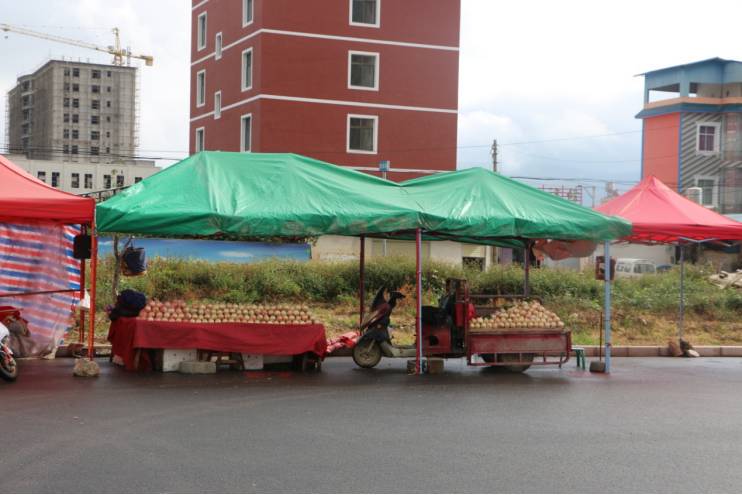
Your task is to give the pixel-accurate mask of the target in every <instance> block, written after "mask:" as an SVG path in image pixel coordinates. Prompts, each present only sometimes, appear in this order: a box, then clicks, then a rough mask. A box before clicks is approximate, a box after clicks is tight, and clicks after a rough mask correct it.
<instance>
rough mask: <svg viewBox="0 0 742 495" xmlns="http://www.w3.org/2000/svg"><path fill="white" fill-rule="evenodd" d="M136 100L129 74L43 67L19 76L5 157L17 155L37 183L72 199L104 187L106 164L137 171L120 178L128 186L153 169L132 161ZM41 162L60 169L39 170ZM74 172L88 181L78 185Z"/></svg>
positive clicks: (69, 64)
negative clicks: (70, 194)
mask: <svg viewBox="0 0 742 495" xmlns="http://www.w3.org/2000/svg"><path fill="white" fill-rule="evenodd" d="M137 96H138V95H137V69H136V68H135V67H125V66H117V65H106V64H91V63H83V62H75V61H67V60H50V61H49V62H47V63H45V64H44V65H42V66H41V67H40V68H39V69H38V70H36V71H35V72H33V73H32V74H28V75H24V76H21V77H19V78H18V84H17V85H16V86H15V87H14V88H13V89H11V90H10V91H9V92H8V102H7V115H6V130H7V136H6V137H7V139H6V141H7V143H8V148H9V150H8V151H9V152H10V154H11V155H16V156H17V155H23V157H24V158H25V160H20V161H21V162H23V163H19V165H21V166H24V168H26V169H27V170H28V171H29V172H31V173H34V174H35V175H37V177H38V178H39V179H42V180H44V181H48V180H49V181H51V183H52V185H54V186H55V187H59V188H61V189H64V190H69V191H71V192H83V191H80V189H82V190H94V189H103V188H108V187H111V184H110V182H111V180H110V178H109V180H108V181H106V180H105V179H106V178H105V177H104V176H105V175H109V176H110V169H111V165H116V166H115V167H114V168H115V169H118V170H123V169H129V168H132V167H134V168H136V169H137V171H136V173H134V172H132V174H126V175H131V177H125V180H124V185H130V184H132V183H134V181H135V180H136V179H139V180H141V178H142V177H146V176H148V175H151V174H152V173H154V172H156V171H157V170H158V169H157V168H156V167H155V166H154V163H153V162H149V161H148V162H145V163H142V162H139V161H137V160H135V159H134V158H135V157H136V152H137V147H138V142H137V133H138V126H137V122H138V112H137V110H138V109H137V103H138V98H137ZM43 161H51V162H54V163H58V164H59V165H53V164H51V163H50V164H49V167H46V166H45V164H44V162H43ZM98 164H99V165H100V167H97V166H96V165H98ZM78 165H79V166H78ZM55 167H56V168H55ZM46 168H48V169H49V170H44V169H46ZM78 168H84V169H85V170H84V171H83V170H82V169H81V170H77V169H78ZM98 168H100V169H101V170H100V171H98V170H97V169H98ZM57 169H58V170H57ZM149 169H151V170H149ZM103 170H105V172H104V171H103ZM148 170H149V173H147V172H148ZM42 172H43V173H42ZM62 172H64V175H62ZM81 173H84V174H85V177H87V176H89V175H90V174H91V173H92V175H93V177H92V179H91V180H85V181H81V180H80V177H81ZM52 177H53V179H52ZM115 183H116V185H121V183H120V181H118V180H116V182H115ZM85 186H89V187H85Z"/></svg>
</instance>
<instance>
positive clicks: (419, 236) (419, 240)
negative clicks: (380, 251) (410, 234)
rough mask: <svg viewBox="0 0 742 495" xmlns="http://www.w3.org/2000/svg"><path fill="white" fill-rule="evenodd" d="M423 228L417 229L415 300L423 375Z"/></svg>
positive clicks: (418, 368)
mask: <svg viewBox="0 0 742 495" xmlns="http://www.w3.org/2000/svg"><path fill="white" fill-rule="evenodd" d="M422 244H423V243H422V230H421V229H417V230H416V231H415V282H416V286H417V297H416V301H415V311H416V314H415V334H416V336H417V349H416V354H417V357H416V358H415V371H416V372H417V374H418V375H422V373H423V368H422V355H423V335H422V330H423V327H422V299H423V276H422V270H421V268H422V250H423V249H422Z"/></svg>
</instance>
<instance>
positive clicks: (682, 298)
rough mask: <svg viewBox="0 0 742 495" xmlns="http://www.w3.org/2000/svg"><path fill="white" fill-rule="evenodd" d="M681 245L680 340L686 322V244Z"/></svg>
mask: <svg viewBox="0 0 742 495" xmlns="http://www.w3.org/2000/svg"><path fill="white" fill-rule="evenodd" d="M679 246H680V308H679V310H678V340H680V339H682V338H683V334H684V330H685V329H684V323H685V321H684V320H685V246H683V245H682V244H679Z"/></svg>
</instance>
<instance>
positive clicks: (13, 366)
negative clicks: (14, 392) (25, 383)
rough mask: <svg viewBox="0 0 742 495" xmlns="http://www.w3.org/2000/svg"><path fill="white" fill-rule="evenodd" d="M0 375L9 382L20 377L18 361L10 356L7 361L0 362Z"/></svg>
mask: <svg viewBox="0 0 742 495" xmlns="http://www.w3.org/2000/svg"><path fill="white" fill-rule="evenodd" d="M0 377H1V378H2V379H3V380H5V381H7V382H14V381H15V379H16V378H18V363H16V362H15V359H13V358H10V359H9V360H8V361H7V362H0Z"/></svg>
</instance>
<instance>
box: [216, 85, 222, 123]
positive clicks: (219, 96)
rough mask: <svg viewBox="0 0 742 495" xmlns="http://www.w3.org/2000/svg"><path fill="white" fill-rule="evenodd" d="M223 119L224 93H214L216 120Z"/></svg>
mask: <svg viewBox="0 0 742 495" xmlns="http://www.w3.org/2000/svg"><path fill="white" fill-rule="evenodd" d="M221 118H222V91H221V90H219V91H217V92H215V93H214V120H218V119H221Z"/></svg>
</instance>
